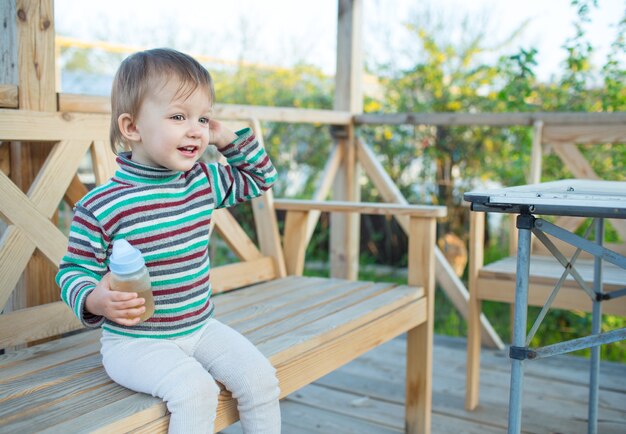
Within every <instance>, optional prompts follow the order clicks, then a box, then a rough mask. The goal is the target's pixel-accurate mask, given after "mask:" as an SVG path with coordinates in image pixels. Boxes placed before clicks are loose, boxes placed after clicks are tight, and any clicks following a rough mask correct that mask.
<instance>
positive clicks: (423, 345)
mask: <svg viewBox="0 0 626 434" xmlns="http://www.w3.org/2000/svg"><path fill="white" fill-rule="evenodd" d="M435 234H436V222H435V219H434V218H420V217H411V219H410V220H409V270H408V271H409V276H408V284H409V285H413V286H421V287H422V288H424V292H425V295H426V300H427V303H428V307H427V315H428V319H427V320H426V322H424V323H422V324H420V325H419V326H418V327H415V328H414V329H412V330H409V331H408V332H407V337H406V339H407V353H406V403H405V412H406V413H405V431H406V432H407V433H410V434H418V433H419V434H427V433H430V427H431V411H432V373H433V361H432V350H433V327H434V321H435V318H434V315H435V250H434V247H435V237H436V235H435Z"/></svg>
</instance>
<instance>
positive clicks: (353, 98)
mask: <svg viewBox="0 0 626 434" xmlns="http://www.w3.org/2000/svg"><path fill="white" fill-rule="evenodd" d="M338 9H339V10H338V22H337V72H336V76H335V104H334V108H335V110H347V111H350V112H351V113H352V114H360V113H362V112H363V91H362V76H363V53H362V30H361V29H362V22H363V2H362V0H339V2H338ZM342 132H343V134H338V135H336V136H335V140H336V146H340V147H342V148H343V151H344V152H343V155H344V158H343V160H342V164H341V167H340V169H339V171H338V173H337V176H336V178H335V184H334V189H333V199H335V200H348V201H359V200H360V196H361V195H360V186H359V178H360V170H359V167H358V164H357V161H356V147H355V141H354V125H353V124H351V125H349V126H348V127H347V128H345V130H343V131H342ZM330 227H331V234H330V262H331V272H330V274H331V276H332V277H340V278H346V279H356V278H357V276H358V260H359V232H360V230H359V229H360V225H359V216H358V215H357V214H354V213H352V214H348V213H333V214H332V215H331V225H330Z"/></svg>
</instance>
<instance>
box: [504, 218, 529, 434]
mask: <svg viewBox="0 0 626 434" xmlns="http://www.w3.org/2000/svg"><path fill="white" fill-rule="evenodd" d="M534 220H535V218H534V217H533V216H532V215H528V214H522V215H519V216H518V217H517V228H518V231H519V240H518V246H517V277H516V282H515V315H514V320H513V342H512V346H511V351H510V357H511V390H510V395H509V431H508V432H509V434H519V432H520V431H521V428H522V385H523V380H524V366H523V362H524V358H525V356H524V355H520V354H519V351H518V350H523V349H524V347H525V345H526V344H525V341H526V316H527V310H528V276H529V272H530V234H531V229H532V227H533V225H534ZM522 353H523V351H522Z"/></svg>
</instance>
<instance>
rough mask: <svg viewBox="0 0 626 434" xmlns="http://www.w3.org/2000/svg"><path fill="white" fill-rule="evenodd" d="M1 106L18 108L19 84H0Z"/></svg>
mask: <svg viewBox="0 0 626 434" xmlns="http://www.w3.org/2000/svg"><path fill="white" fill-rule="evenodd" d="M0 107H5V108H18V107H19V102H18V97H17V85H13V84H0Z"/></svg>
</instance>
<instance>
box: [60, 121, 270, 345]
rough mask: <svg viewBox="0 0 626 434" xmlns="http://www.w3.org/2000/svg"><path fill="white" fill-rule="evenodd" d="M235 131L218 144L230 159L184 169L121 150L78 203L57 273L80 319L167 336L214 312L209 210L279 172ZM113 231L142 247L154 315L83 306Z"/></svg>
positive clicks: (101, 271)
mask: <svg viewBox="0 0 626 434" xmlns="http://www.w3.org/2000/svg"><path fill="white" fill-rule="evenodd" d="M237 135H238V138H237V139H236V140H235V141H234V142H233V143H231V144H229V145H228V146H227V147H225V148H223V149H222V150H221V152H222V154H223V155H224V156H225V157H226V159H227V160H228V163H229V164H228V165H222V164H218V163H213V164H205V163H202V162H198V163H196V164H195V165H194V166H193V168H192V169H191V170H189V171H188V172H176V171H171V170H169V169H166V168H155V167H149V166H144V165H140V164H137V163H135V162H133V161H132V160H130V155H129V154H121V155H120V156H119V157H118V158H117V163H118V164H119V170H118V171H117V172H116V173H115V176H113V178H111V179H110V180H109V181H108V182H107V183H106V184H104V185H102V186H100V187H96V188H95V189H93V190H92V191H90V192H89V193H88V194H87V195H86V196H85V197H84V198H82V199H81V200H80V201H79V202H78V203H77V204H76V207H75V210H74V218H73V221H72V226H71V229H70V237H69V245H68V250H67V254H66V255H65V256H64V257H63V259H62V261H61V264H60V267H59V272H58V274H57V276H56V281H57V284H58V285H59V286H60V287H61V297H62V299H63V300H64V301H65V302H66V303H67V304H68V305H69V306H70V308H71V309H72V310H73V312H74V314H75V315H76V316H77V317H78V318H79V319H80V320H81V321H82V322H83V324H84V325H85V326H87V327H93V328H96V327H100V326H102V328H104V329H105V330H107V331H110V332H113V333H117V334H120V335H125V336H130V337H148V338H170V337H176V336H182V335H185V334H188V333H191V332H193V331H194V330H196V329H198V328H200V327H201V326H202V325H203V324H204V323H205V322H206V321H207V320H208V319H209V318H210V317H211V316H212V315H213V303H212V301H211V283H210V280H209V274H210V261H209V256H208V241H209V223H210V221H211V214H212V212H213V210H214V209H216V208H221V207H226V206H231V205H235V204H236V203H238V202H242V201H245V200H248V199H251V198H254V197H257V196H260V195H261V194H262V193H263V191H265V190H267V189H269V188H270V187H271V186H272V184H273V183H274V181H275V180H276V170H275V169H274V166H273V165H272V162H271V161H270V159H269V157H268V155H267V153H266V152H265V150H264V149H263V147H262V146H260V145H259V143H258V141H257V140H256V138H255V136H254V135H253V133H252V131H251V130H250V129H249V128H247V129H244V130H241V131H238V132H237ZM118 238H124V239H126V240H127V241H129V242H130V244H132V245H133V246H135V247H136V248H138V249H139V250H140V251H141V253H142V254H143V256H144V259H145V260H146V266H147V267H148V271H149V273H150V279H151V282H152V288H153V295H154V301H155V313H154V315H153V316H152V318H150V319H148V320H147V321H145V322H143V323H139V324H137V325H135V326H132V327H126V326H121V325H119V324H117V323H114V322H112V321H110V320H108V319H106V318H103V317H100V316H96V315H92V314H91V313H89V312H87V311H86V309H85V300H86V298H87V295H89V293H90V292H91V291H93V289H94V288H95V286H96V284H97V283H98V282H99V281H100V279H101V278H102V276H104V275H105V274H106V273H107V272H108V264H109V257H110V255H111V249H112V245H113V241H114V240H115V239H118Z"/></svg>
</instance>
